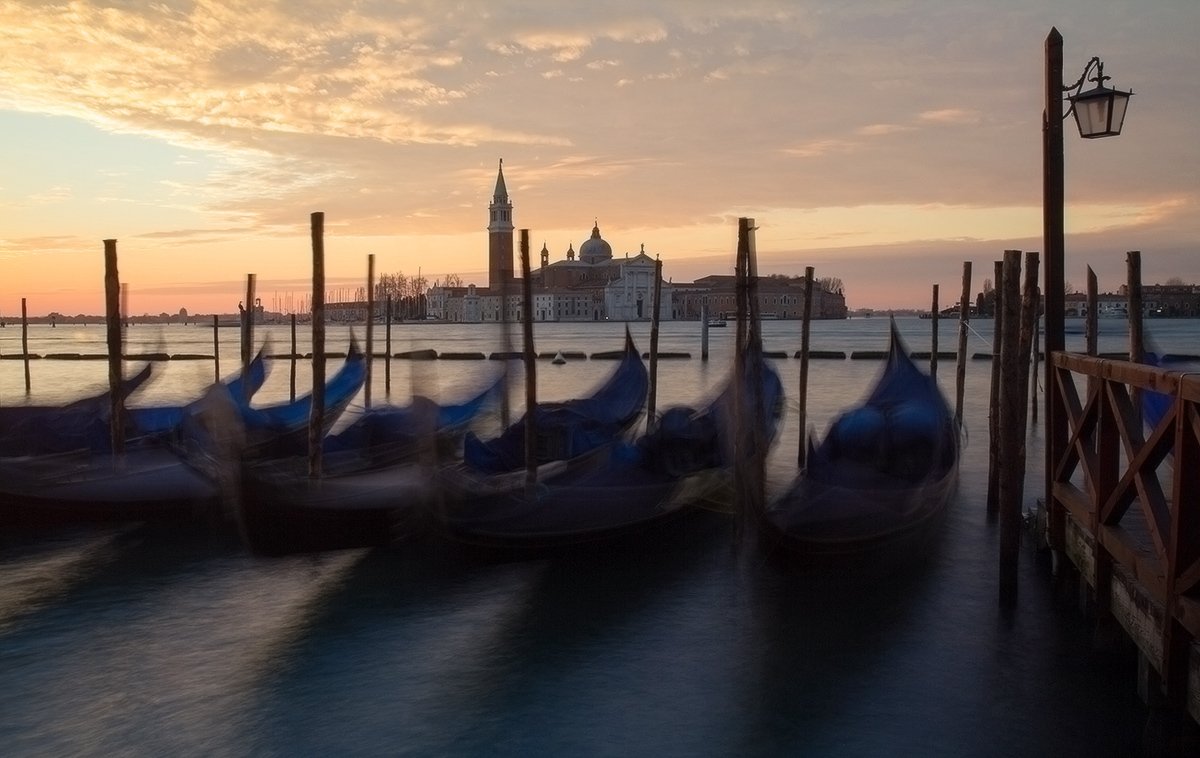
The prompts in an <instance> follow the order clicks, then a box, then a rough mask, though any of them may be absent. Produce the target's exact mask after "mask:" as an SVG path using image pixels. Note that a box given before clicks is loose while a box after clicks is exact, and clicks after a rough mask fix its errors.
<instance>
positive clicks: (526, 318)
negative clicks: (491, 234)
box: [520, 229, 538, 499]
mask: <svg viewBox="0 0 1200 758" xmlns="http://www.w3.org/2000/svg"><path fill="white" fill-rule="evenodd" d="M520 245H521V328H522V334H523V336H524V338H525V350H524V359H525V497H526V499H531V498H533V496H534V494H535V490H536V488H537V468H538V464H537V413H535V411H536V410H537V353H536V352H535V351H534V349H533V283H532V281H531V280H530V278H529V230H528V229H522V230H521V242H520Z"/></svg>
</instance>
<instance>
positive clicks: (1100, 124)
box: [1042, 28, 1133, 551]
mask: <svg viewBox="0 0 1200 758" xmlns="http://www.w3.org/2000/svg"><path fill="white" fill-rule="evenodd" d="M1093 71H1094V72H1095V76H1093V77H1092V78H1091V79H1089V78H1088V74H1090V73H1092V72H1093ZM1062 73H1063V39H1062V35H1061V34H1059V32H1058V29H1054V28H1051V29H1050V34H1049V35H1048V36H1047V37H1046V102H1045V111H1044V112H1043V114H1042V182H1043V184H1042V237H1043V249H1044V252H1045V268H1044V272H1045V286H1044V287H1043V292H1044V293H1045V294H1044V301H1043V302H1044V303H1045V308H1046V318H1045V325H1046V327H1045V328H1046V347H1045V350H1046V359H1047V360H1046V363H1045V372H1046V373H1045V382H1046V385H1045V386H1046V390H1045V398H1046V414H1045V416H1046V472H1045V476H1046V504H1047V507H1048V508H1049V511H1050V523H1049V529H1050V544H1051V546H1052V547H1053V548H1054V549H1055V550H1056V551H1061V549H1062V547H1063V535H1064V529H1065V516H1064V513H1063V509H1062V506H1061V505H1060V504H1059V503H1058V502H1057V500H1056V499H1055V498H1054V478H1055V477H1054V467H1055V465H1056V464H1057V462H1058V461H1059V460H1061V459H1062V456H1063V453H1064V452H1065V448H1066V444H1067V412H1066V406H1065V405H1064V404H1063V399H1062V397H1061V395H1060V394H1059V393H1058V392H1057V391H1056V389H1055V376H1054V374H1055V369H1054V363H1053V362H1052V361H1051V360H1050V356H1051V355H1052V354H1053V353H1055V352H1056V351H1057V352H1061V351H1062V350H1063V349H1064V348H1065V340H1064V338H1063V327H1064V323H1063V321H1064V313H1063V311H1064V301H1065V297H1064V292H1063V288H1064V275H1063V267H1064V262H1063V258H1064V255H1063V118H1064V114H1063V94H1064V93H1066V92H1071V91H1072V90H1074V93H1073V94H1070V95H1068V96H1067V100H1068V101H1070V103H1071V111H1072V112H1073V113H1074V114H1075V120H1076V123H1077V124H1078V126H1079V136H1080V137H1083V138H1085V139H1095V138H1098V137H1112V136H1116V135H1118V134H1120V133H1121V126H1122V124H1123V123H1124V121H1125V110H1126V107H1127V106H1128V104H1129V98H1130V96H1131V95H1132V94H1133V93H1132V92H1123V91H1121V90H1114V89H1109V88H1108V87H1106V86H1105V85H1104V82H1105V81H1107V80H1108V79H1109V78H1110V77H1107V76H1105V75H1104V64H1103V63H1102V62H1101V61H1100V59H1099V58H1092V59H1091V60H1090V61H1088V63H1087V65H1086V66H1085V67H1084V70H1083V74H1082V75H1081V76H1080V77H1079V80H1078V81H1076V82H1075V83H1074V84H1071V85H1069V86H1064V85H1063V79H1062ZM1088 81H1093V82H1096V87H1095V88H1093V89H1090V90H1088V91H1086V92H1083V91H1082V89H1083V86H1084V85H1085V84H1086V83H1087V82H1088Z"/></svg>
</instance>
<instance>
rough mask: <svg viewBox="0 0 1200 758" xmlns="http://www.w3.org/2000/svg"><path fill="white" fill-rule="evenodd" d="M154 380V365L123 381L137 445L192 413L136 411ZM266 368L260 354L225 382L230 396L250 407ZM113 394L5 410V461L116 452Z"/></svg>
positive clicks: (182, 408) (0, 421) (127, 432)
mask: <svg viewBox="0 0 1200 758" xmlns="http://www.w3.org/2000/svg"><path fill="white" fill-rule="evenodd" d="M150 378H151V366H150V364H147V365H146V366H145V367H143V368H142V369H141V370H140V371H138V372H136V373H135V374H133V375H132V376H130V377H127V378H125V379H123V380H122V382H121V385H120V389H119V392H120V394H121V401H122V406H123V407H124V416H123V419H124V424H123V429H124V437H125V439H126V440H127V441H130V442H132V441H133V440H137V439H140V438H145V437H152V436H160V435H166V434H170V433H171V432H173V431H175V430H176V429H178V427H179V425H180V424H181V423H182V422H183V419H184V418H185V417H186V415H187V414H188V412H189V406H186V405H150V406H143V407H134V408H130V407H128V406H127V405H126V403H127V402H128V399H129V397H130V395H132V394H133V393H134V392H135V391H136V390H138V389H139V388H140V387H141V386H142V385H144V384H145V383H146V381H147V380H149V379H150ZM265 379H266V367H265V365H264V362H263V354H262V352H261V351H260V352H259V354H258V355H257V356H255V358H254V360H252V361H251V362H250V366H249V370H248V371H246V372H242V371H238V372H237V373H235V374H234V375H233V376H231V377H230V378H228V379H226V380H225V386H226V387H228V389H229V392H230V394H231V395H232V396H233V397H235V398H239V399H240V400H241V401H242V402H243V403H244V404H246V405H248V404H249V402H250V398H251V397H252V396H253V395H254V393H255V392H257V391H258V390H259V388H261V387H262V385H263V382H264V381H265ZM111 397H112V394H111V392H109V391H108V390H105V391H104V392H102V393H99V394H97V395H94V396H91V397H86V398H82V399H80V400H76V401H74V402H71V403H67V404H65V405H58V406H38V405H31V406H13V407H5V408H0V457H6V456H28V455H52V454H57V453H70V452H76V451H79V450H90V451H92V452H95V453H103V452H108V451H110V450H111V449H112V430H111V427H110V424H109V418H110V415H111V413H112V401H111Z"/></svg>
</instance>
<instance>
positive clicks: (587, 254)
mask: <svg viewBox="0 0 1200 758" xmlns="http://www.w3.org/2000/svg"><path fill="white" fill-rule="evenodd" d="M579 260H581V261H583V262H584V263H603V262H604V261H611V260H612V245H610V244H608V243H607V242H605V241H604V239H603V238H602V237H601V236H600V224H599V223H598V222H597V224H596V225H595V226H593V227H592V236H591V237H590V238H588V239H586V240H584V242H583V244H582V245H580V246H579Z"/></svg>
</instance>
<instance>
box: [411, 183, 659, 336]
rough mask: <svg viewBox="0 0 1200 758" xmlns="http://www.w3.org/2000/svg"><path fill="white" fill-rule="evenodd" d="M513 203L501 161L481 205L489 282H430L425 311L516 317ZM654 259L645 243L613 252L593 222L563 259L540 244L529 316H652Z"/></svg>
mask: <svg viewBox="0 0 1200 758" xmlns="http://www.w3.org/2000/svg"><path fill="white" fill-rule="evenodd" d="M514 228H515V227H514V225H513V205H512V200H511V199H510V198H509V196H508V189H507V187H506V185H505V182H504V164H503V162H501V164H500V167H499V169H498V171H497V176H496V187H495V191H494V192H493V193H492V200H491V203H489V204H488V286H487V287H477V286H475V285H468V286H466V287H433V288H432V289H430V290H429V292H428V300H427V312H428V314H429V316H430V317H432V318H435V319H441V320H444V321H455V322H466V323H481V322H490V321H511V322H516V321H520V320H521V318H522V315H523V314H522V313H521V281H520V280H519V279H518V278H516V277H515V276H514V274H513V231H514ZM657 269H658V261H657V259H656V258H651V257H650V256H649V255H648V254H647V253H646V251H645V246H642V248H641V249H640V250H639V251H638V252H637V253H636V254H633V255H630V254H629V253H626V254H625V256H624V257H623V258H614V257H613V253H612V246H611V245H610V244H609V243H608V242H607V241H606V240H605V239H604V238H603V237H601V236H600V225H599V222H597V223H596V224H595V225H593V227H592V234H591V236H590V237H589V238H588V239H587V240H585V241H584V242H583V244H581V245H580V246H579V253H578V255H576V252H575V247H574V244H573V243H572V244H570V245H568V247H567V251H566V253H565V255H564V258H563V260H559V261H555V262H553V263H552V262H551V261H550V251H549V248H548V247H547V246H546V244H545V243H543V244H542V250H541V265H540V266H539V267H538V268H537V269H536V270H533V271H531V272H530V285H531V287H532V291H533V302H532V309H533V313H532V316H533V320H534V321H648V320H650V319H651V317H652V316H653V308H654V285H655V280H656V278H658V277H656V272H657ZM659 286H660V299H659V302H660V306H659V320H661V321H668V320H671V319H673V318H674V317H675V314H674V309H673V308H672V302H673V293H672V287H671V285H670V284H668V283H666V282H660V285H659Z"/></svg>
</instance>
